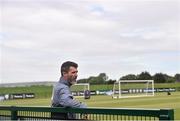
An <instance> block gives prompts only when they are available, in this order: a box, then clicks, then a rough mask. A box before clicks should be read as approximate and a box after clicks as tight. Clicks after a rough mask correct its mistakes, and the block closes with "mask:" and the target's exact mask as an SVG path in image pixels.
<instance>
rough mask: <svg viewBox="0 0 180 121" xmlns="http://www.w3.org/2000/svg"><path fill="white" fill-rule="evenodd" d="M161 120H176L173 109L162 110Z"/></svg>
mask: <svg viewBox="0 0 180 121" xmlns="http://www.w3.org/2000/svg"><path fill="white" fill-rule="evenodd" d="M159 120H160V121H161V120H166V121H167V120H168V121H169V120H171V121H173V120H174V110H173V109H160V115H159Z"/></svg>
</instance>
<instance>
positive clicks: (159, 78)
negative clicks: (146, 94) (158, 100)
mask: <svg viewBox="0 0 180 121" xmlns="http://www.w3.org/2000/svg"><path fill="white" fill-rule="evenodd" d="M153 79H154V82H155V83H165V82H166V78H165V76H164V74H162V73H156V74H155V75H154V77H153Z"/></svg>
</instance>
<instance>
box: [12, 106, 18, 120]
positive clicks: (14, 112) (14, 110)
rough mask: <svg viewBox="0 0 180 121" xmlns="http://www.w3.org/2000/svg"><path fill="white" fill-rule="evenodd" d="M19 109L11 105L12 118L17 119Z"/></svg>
mask: <svg viewBox="0 0 180 121" xmlns="http://www.w3.org/2000/svg"><path fill="white" fill-rule="evenodd" d="M17 119H18V118H17V110H16V109H15V106H11V120H17Z"/></svg>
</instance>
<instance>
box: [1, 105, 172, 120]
mask: <svg viewBox="0 0 180 121" xmlns="http://www.w3.org/2000/svg"><path fill="white" fill-rule="evenodd" d="M54 114H56V115H62V114H68V115H69V114H73V115H75V119H74V120H96V121H101V120H107V121H109V120H112V121H119V120H138V121H139V120H174V110H173V109H130V108H52V107H15V106H0V120H61V119H60V118H57V117H54V116H53V115H54ZM65 119H66V118H65Z"/></svg>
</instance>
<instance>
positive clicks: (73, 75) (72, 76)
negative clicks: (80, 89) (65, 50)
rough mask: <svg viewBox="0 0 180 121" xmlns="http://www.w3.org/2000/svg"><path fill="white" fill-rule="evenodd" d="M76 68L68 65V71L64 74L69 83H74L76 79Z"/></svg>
mask: <svg viewBox="0 0 180 121" xmlns="http://www.w3.org/2000/svg"><path fill="white" fill-rule="evenodd" d="M77 73H78V70H77V68H75V67H72V66H71V67H70V68H69V71H68V72H67V73H66V74H65V75H64V76H66V77H67V80H68V81H69V82H70V83H71V84H75V83H76V79H77V76H78V74H77Z"/></svg>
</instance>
